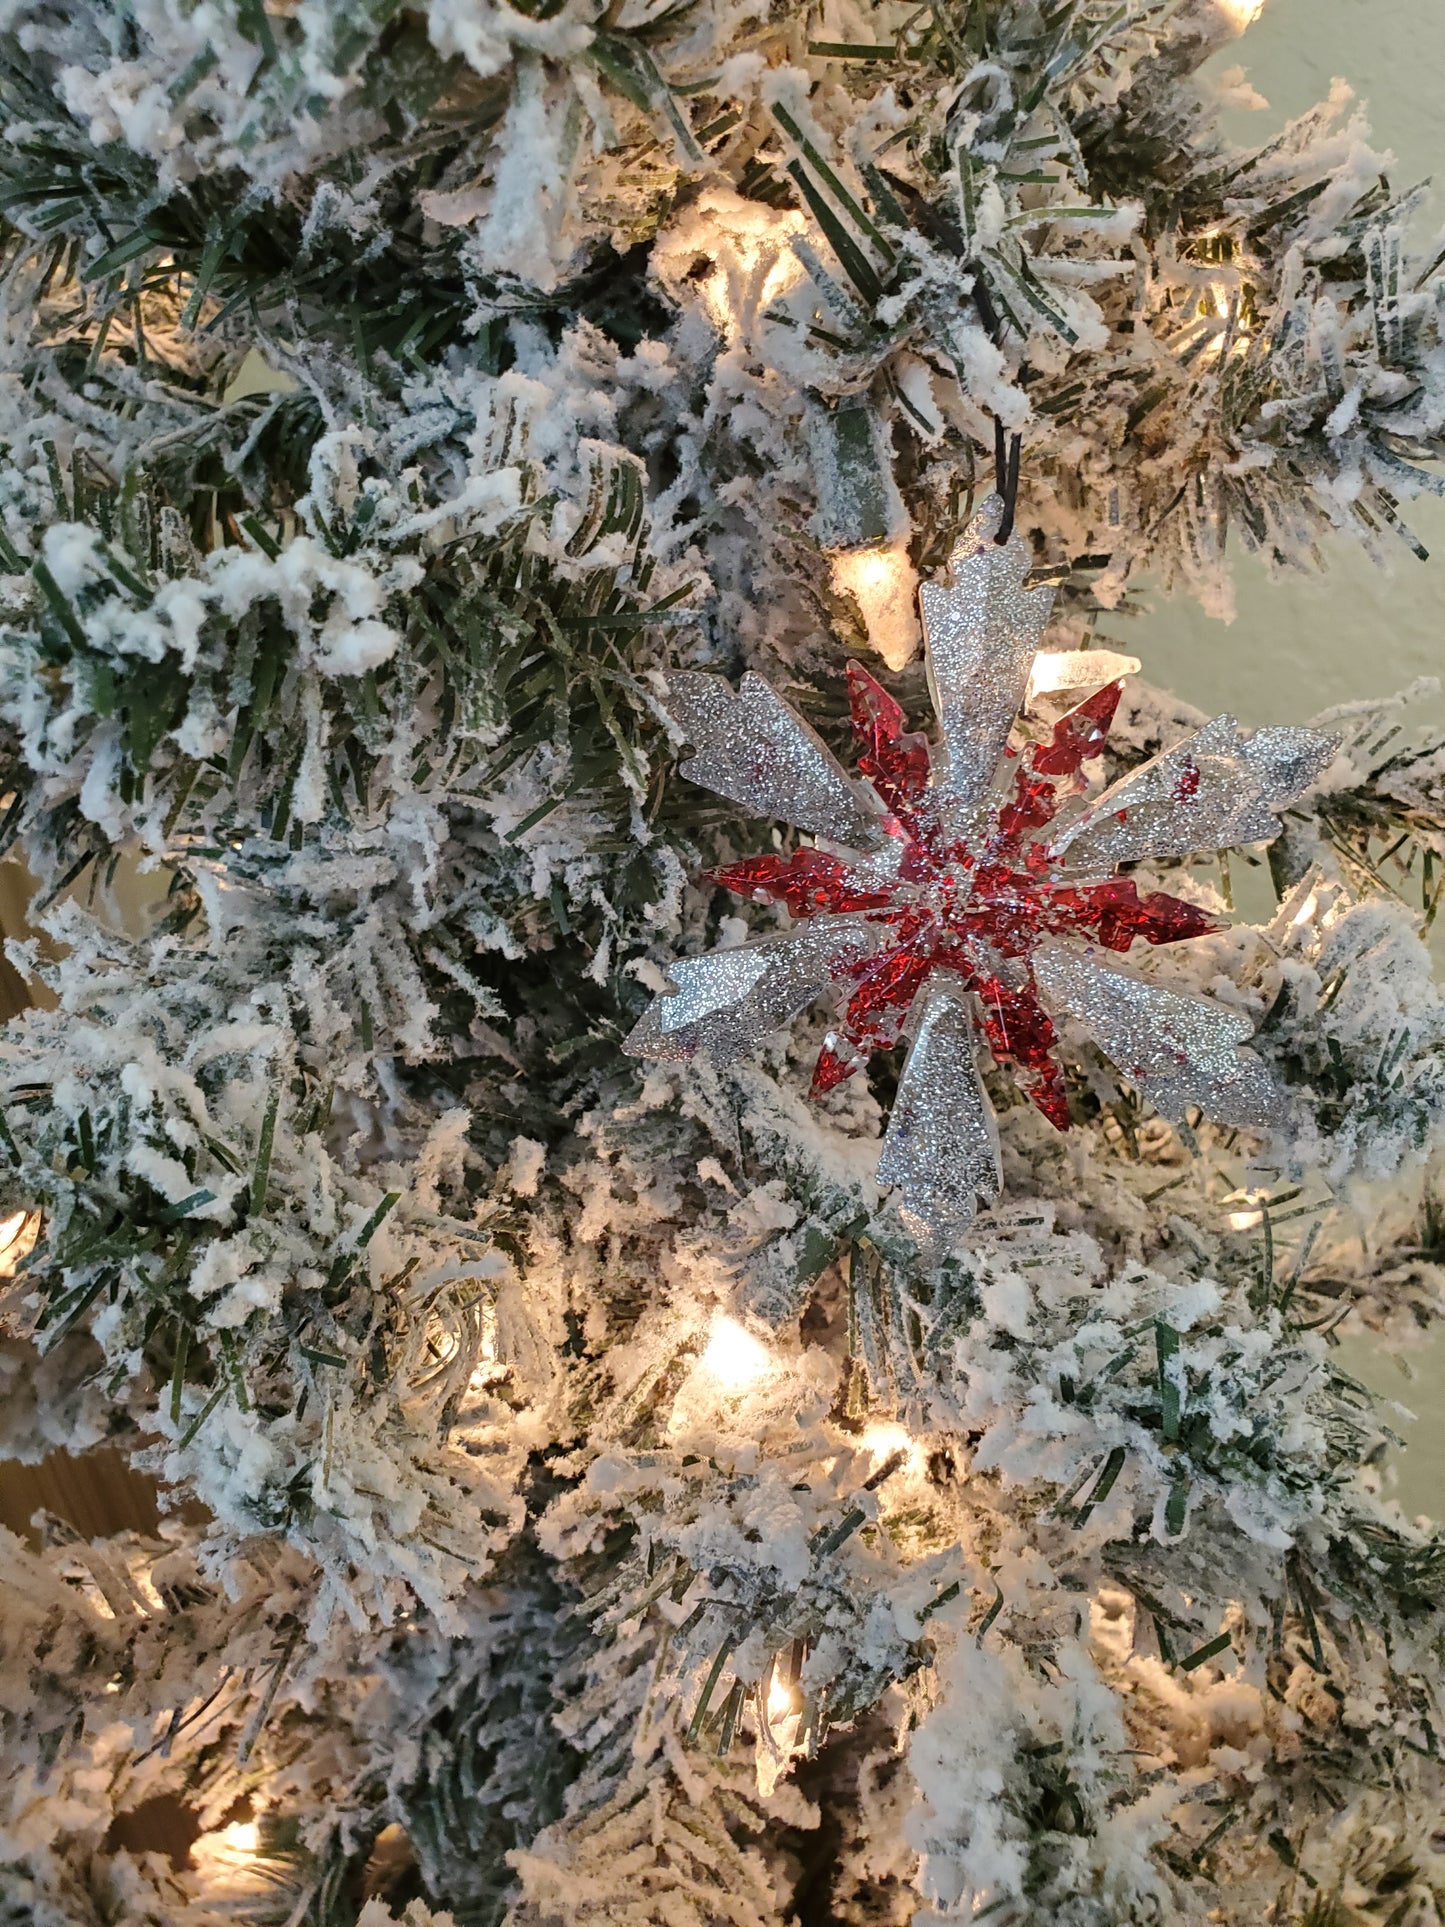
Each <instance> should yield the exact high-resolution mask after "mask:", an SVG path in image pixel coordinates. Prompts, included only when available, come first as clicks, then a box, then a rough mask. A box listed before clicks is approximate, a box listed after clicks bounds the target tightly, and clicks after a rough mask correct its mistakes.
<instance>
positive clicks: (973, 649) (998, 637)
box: [919, 496, 1054, 810]
mask: <svg viewBox="0 0 1445 1927" xmlns="http://www.w3.org/2000/svg"><path fill="white" fill-rule="evenodd" d="M1002 513H1003V505H1002V503H1001V502H1000V501H999V499H998V497H997V496H990V497H989V499H988V500H987V501H986V502H985V503H984V505H983V507H982V508H981V509H980V510H979V511H978V513H977V514H976V515H975V516H974V517H973V519H972V520H971V521H970V522H969V524H968V527H967V528H966V529H965V530H964V532H963V534H962V535H961V536H960V538H959V540H958V544H957V546H956V547H955V549H954V551H953V556H952V559H951V561H950V564H949V568H950V573H951V577H952V580H951V584H944V583H939V582H926V583H924V585H923V587H922V588H921V589H920V590H919V608H920V610H921V612H922V616H923V632H924V637H925V639H926V643H927V651H928V687H929V693H930V694H931V695H932V697H933V707H934V710H935V711H936V713H937V716H938V723H939V728H940V729H941V731H942V733H943V741H944V748H945V752H946V762H945V766H944V769H943V771H942V772H941V782H940V788H941V789H942V791H943V793H944V795H945V796H946V797H947V798H948V799H949V801H950V802H951V803H953V804H954V805H955V806H956V807H958V808H959V809H965V810H966V809H968V808H970V807H971V806H972V805H973V804H976V803H978V802H979V801H980V800H981V799H982V798H983V797H984V796H986V795H987V794H988V791H989V788H990V786H991V784H992V782H993V773H994V769H995V767H996V765H997V763H998V759H999V757H1000V756H1001V755H1002V754H1003V750H1004V745H1005V744H1006V743H1007V741H1008V735H1009V731H1010V729H1011V728H1012V727H1013V722H1014V718H1015V716H1016V715H1017V713H1018V711H1019V709H1020V707H1021V705H1022V703H1023V700H1024V693H1025V691H1026V689H1027V688H1028V680H1029V670H1030V669H1031V668H1032V667H1033V661H1034V657H1035V656H1036V655H1037V654H1038V650H1039V644H1040V642H1041V640H1042V638H1043V633H1044V627H1045V625H1046V624H1047V622H1048V619H1049V612H1050V610H1051V609H1052V608H1053V603H1054V592H1053V590H1052V589H1047V588H1044V589H1026V588H1025V587H1024V578H1025V576H1026V575H1027V574H1028V570H1029V565H1030V557H1029V552H1028V549H1027V547H1026V546H1025V544H1024V543H1023V542H1022V541H1020V539H1019V538H1018V536H1016V535H1015V536H1011V537H1010V538H1009V540H1008V541H1007V542H1005V543H1003V544H1002V545H1000V544H999V543H997V542H995V540H994V536H995V534H996V532H997V530H998V526H999V518H1000V516H1001V515H1002Z"/></svg>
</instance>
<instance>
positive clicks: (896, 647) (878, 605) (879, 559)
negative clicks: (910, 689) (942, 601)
mask: <svg viewBox="0 0 1445 1927" xmlns="http://www.w3.org/2000/svg"><path fill="white" fill-rule="evenodd" d="M833 587H834V589H835V590H836V591H837V593H838V594H839V595H847V596H851V597H852V598H853V600H854V601H855V602H856V603H857V605H858V608H859V610H860V612H861V614H862V617H863V621H864V623H865V625H866V626H867V630H868V640H869V642H870V643H871V644H872V645H873V647H874V648H875V649H876V650H877V651H878V653H879V655H880V656H881V657H882V658H883V660H884V662H885V663H886V664H887V665H888V667H889V668H890V669H901V668H903V666H904V664H905V663H907V662H908V661H909V660H910V659H911V658H912V656H913V653H914V650H915V649H916V648H917V646H918V616H917V613H916V608H917V604H916V597H917V593H918V574H917V571H916V570H915V569H914V567H913V564H912V562H911V561H910V560H909V557H908V548H907V545H906V544H905V543H903V542H894V543H890V544H886V545H884V544H877V545H875V546H874V547H872V548H867V549H843V550H841V551H840V552H839V553H838V554H837V555H835V556H834V557H833Z"/></svg>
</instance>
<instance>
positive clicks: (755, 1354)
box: [698, 1313, 773, 1392]
mask: <svg viewBox="0 0 1445 1927" xmlns="http://www.w3.org/2000/svg"><path fill="white" fill-rule="evenodd" d="M698 1363H699V1364H700V1365H701V1366H702V1368H703V1370H704V1371H706V1372H708V1373H709V1374H710V1375H711V1376H712V1377H713V1378H715V1379H716V1380H717V1381H718V1383H719V1384H720V1385H721V1386H723V1387H724V1389H725V1390H727V1391H729V1392H741V1391H743V1390H745V1389H746V1388H747V1387H748V1386H749V1385H755V1384H756V1383H757V1382H758V1380H759V1379H761V1378H766V1377H767V1376H768V1374H769V1373H770V1372H771V1371H772V1369H773V1361H772V1358H771V1356H770V1355H769V1352H768V1349H767V1347H766V1345H761V1344H759V1342H758V1340H757V1339H756V1338H754V1337H753V1335H752V1333H751V1332H750V1331H745V1330H744V1329H743V1327H742V1326H741V1325H740V1324H739V1323H738V1322H737V1320H736V1319H735V1318H727V1317H724V1316H723V1315H722V1314H721V1313H720V1314H719V1315H718V1316H717V1317H716V1318H715V1319H714V1320H713V1322H712V1329H711V1331H710V1332H709V1333H708V1340H707V1346H706V1349H705V1350H704V1352H703V1354H702V1357H701V1358H700V1359H699V1360H698Z"/></svg>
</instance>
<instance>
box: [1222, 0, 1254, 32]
mask: <svg viewBox="0 0 1445 1927" xmlns="http://www.w3.org/2000/svg"><path fill="white" fill-rule="evenodd" d="M1216 5H1217V6H1218V8H1219V11H1220V12H1221V13H1222V14H1223V15H1224V16H1225V18H1226V19H1227V20H1228V21H1229V24H1230V26H1231V27H1233V28H1234V31H1235V32H1236V33H1243V32H1244V30H1245V28H1246V27H1252V26H1253V25H1254V23H1255V21H1256V20H1258V18H1259V16H1260V15H1261V14H1262V13H1263V12H1264V0H1216Z"/></svg>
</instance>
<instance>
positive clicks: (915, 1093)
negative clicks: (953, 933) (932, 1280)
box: [878, 978, 1003, 1244]
mask: <svg viewBox="0 0 1445 1927" xmlns="http://www.w3.org/2000/svg"><path fill="white" fill-rule="evenodd" d="M970 1001H971V1000H970V998H969V997H968V995H967V993H966V992H965V991H964V989H963V987H962V985H961V984H953V983H950V982H949V981H948V979H947V978H937V979H935V980H934V982H933V983H932V984H930V985H929V987H928V990H927V992H926V993H925V995H924V997H923V1000H922V1006H923V1014H922V1016H921V1018H920V1019H919V1023H918V1030H917V1033H916V1035H915V1037H914V1040H913V1048H912V1050H911V1051H910V1052H909V1053H908V1062H907V1065H906V1066H905V1067H904V1072H903V1076H902V1078H901V1079H900V1080H899V1084H898V1095H897V1097H896V1098H895V1099H894V1101H893V1113H892V1116H891V1117H890V1118H889V1120H888V1134H887V1136H886V1137H885V1138H884V1140H883V1155H882V1156H881V1157H880V1158H879V1160H878V1181H879V1183H880V1184H891V1185H896V1186H897V1187H898V1192H899V1196H900V1199H901V1200H902V1204H901V1213H900V1215H901V1216H902V1218H903V1221H904V1223H905V1224H906V1225H907V1226H908V1229H909V1230H910V1232H912V1234H913V1235H914V1237H916V1238H917V1239H918V1241H919V1243H920V1244H932V1243H934V1242H938V1241H942V1242H944V1243H951V1242H952V1241H953V1240H954V1239H955V1238H957V1236H958V1235H959V1233H960V1232H962V1231H965V1230H966V1229H967V1228H968V1226H969V1225H970V1224H971V1223H972V1221H973V1218H974V1215H975V1213H976V1212H977V1211H978V1210H979V1208H980V1206H982V1205H986V1204H990V1203H992V1201H993V1200H994V1199H995V1198H996V1197H997V1196H998V1194H999V1189H1000V1186H1001V1184H1002V1182H1003V1178H1002V1172H1001V1169H1000V1165H999V1150H998V1131H997V1128H996V1126H995V1124H994V1118H993V1111H992V1109H991V1108H990V1105H989V1101H988V1098H987V1097H986V1096H985V1094H984V1088H983V1081H982V1079H981V1078H980V1077H979V1074H978V1069H977V1066H976V1065H975V1063H974V1050H975V1038H974V1025H973V1014H972V1011H971V1010H970V1008H969V1005H970Z"/></svg>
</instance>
